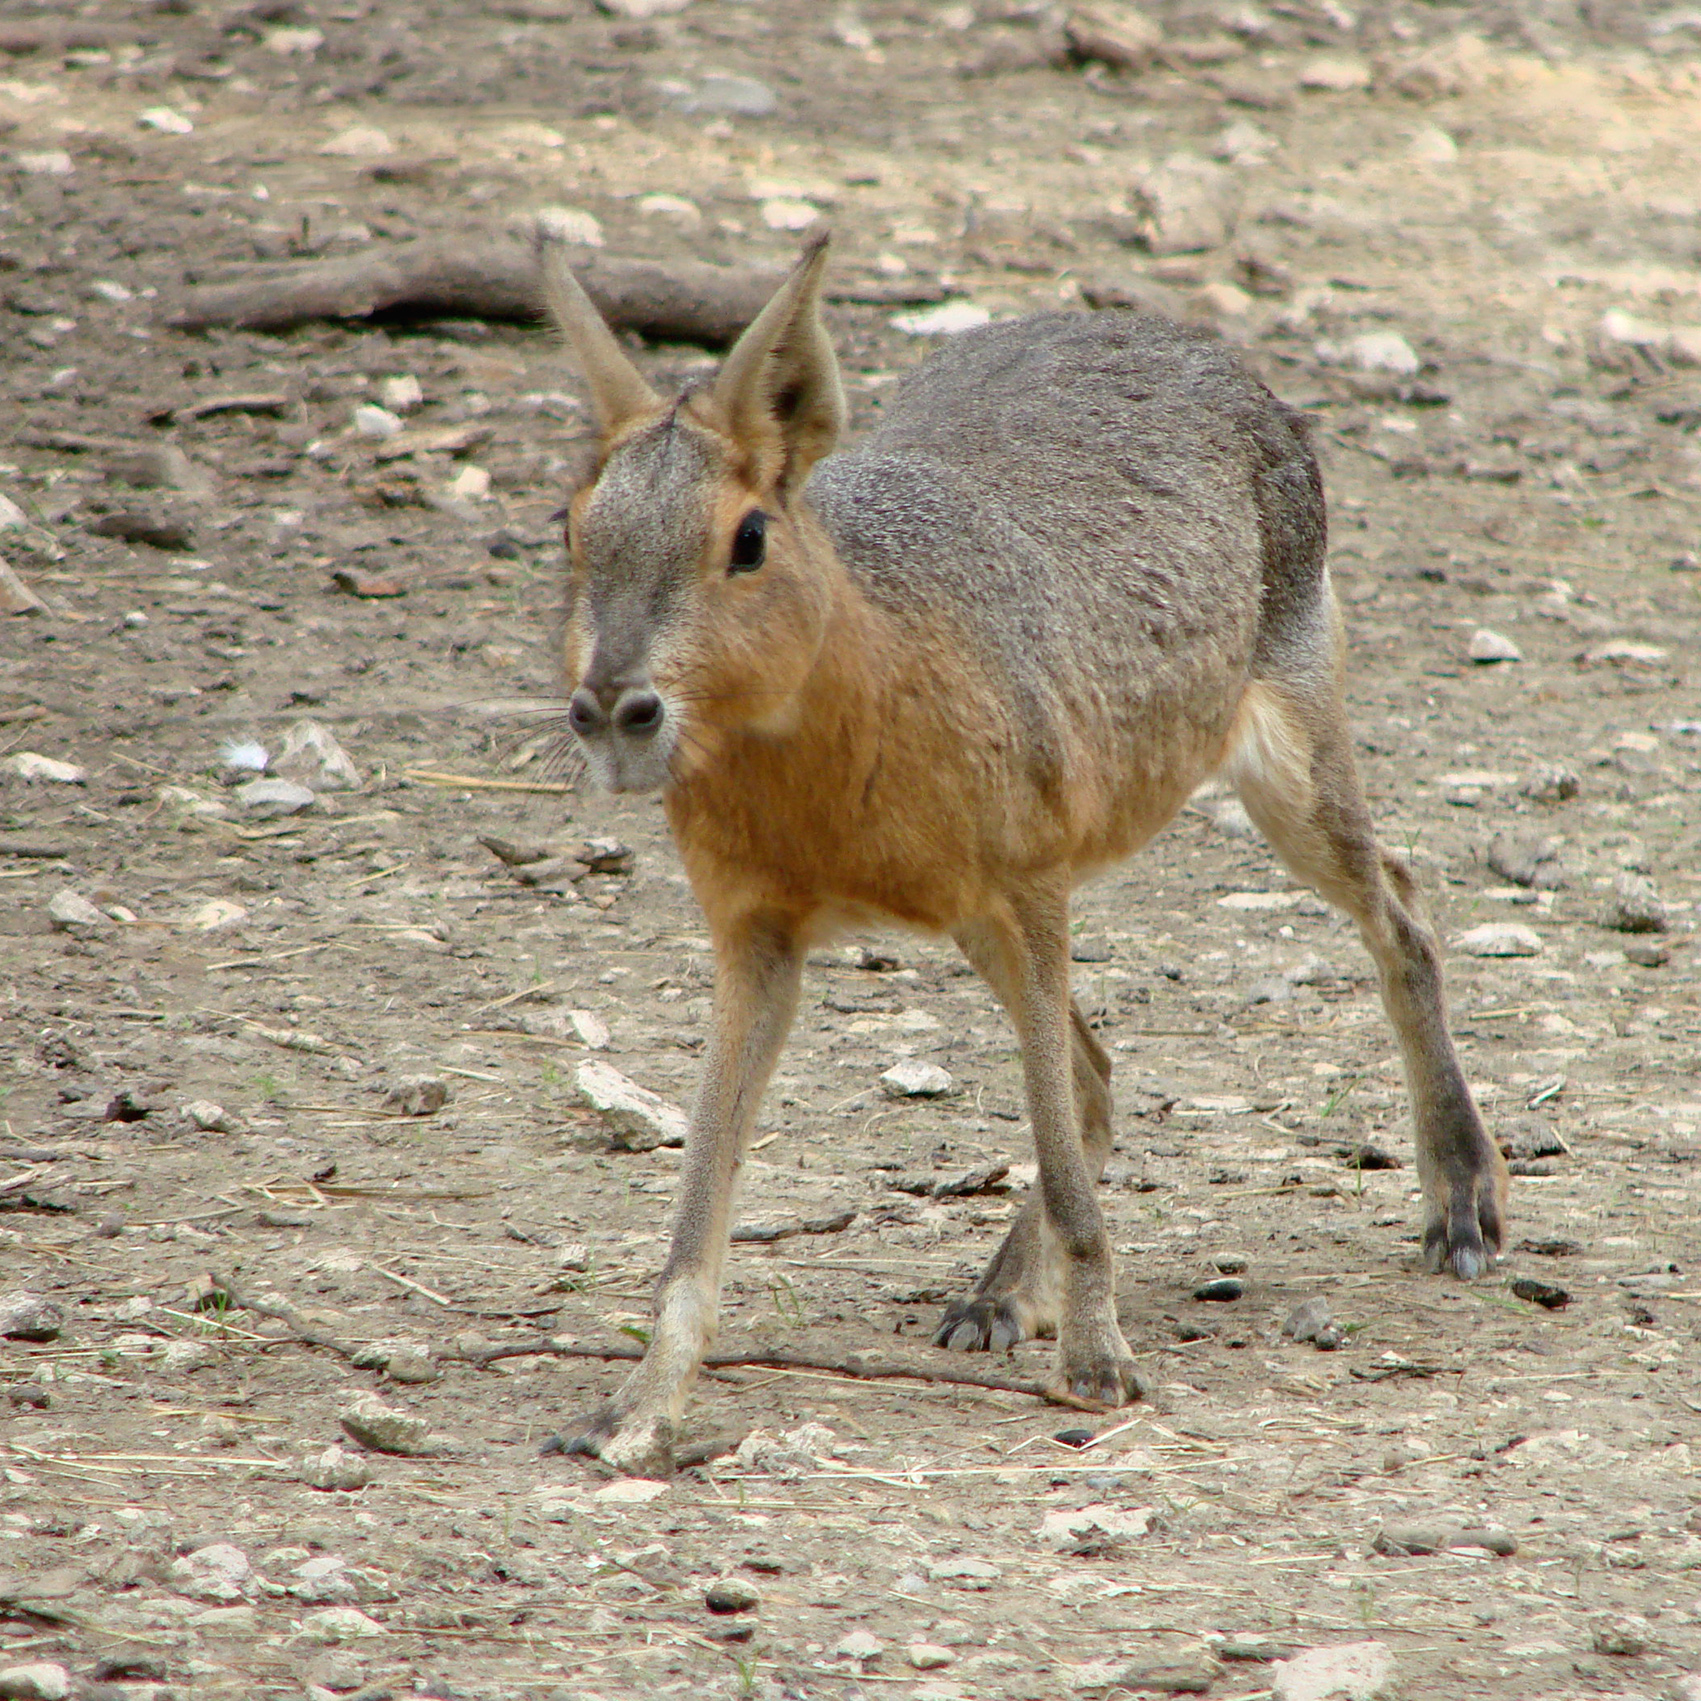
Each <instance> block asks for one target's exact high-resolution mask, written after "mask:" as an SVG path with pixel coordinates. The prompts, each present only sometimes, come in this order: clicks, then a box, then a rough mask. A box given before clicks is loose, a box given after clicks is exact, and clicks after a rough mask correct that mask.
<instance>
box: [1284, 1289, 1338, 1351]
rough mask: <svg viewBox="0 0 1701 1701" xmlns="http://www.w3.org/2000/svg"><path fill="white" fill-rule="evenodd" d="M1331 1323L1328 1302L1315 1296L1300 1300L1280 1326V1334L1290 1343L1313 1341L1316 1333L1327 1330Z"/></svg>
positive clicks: (1319, 1296)
mask: <svg viewBox="0 0 1701 1701" xmlns="http://www.w3.org/2000/svg"><path fill="white" fill-rule="evenodd" d="M1332 1322H1333V1318H1332V1317H1331V1316H1330V1314H1329V1302H1328V1300H1326V1299H1324V1298H1323V1297H1322V1296H1321V1295H1317V1296H1315V1297H1313V1298H1311V1299H1307V1300H1302V1301H1301V1302H1300V1303H1299V1304H1298V1305H1296V1306H1295V1307H1294V1308H1293V1310H1292V1311H1290V1312H1289V1313H1288V1315H1287V1318H1286V1320H1285V1321H1284V1322H1283V1324H1282V1333H1283V1334H1284V1335H1286V1336H1287V1337H1288V1339H1289V1340H1292V1341H1315V1340H1316V1339H1317V1336H1318V1332H1319V1331H1320V1330H1322V1329H1326V1328H1328V1327H1329V1325H1330V1323H1332Z"/></svg>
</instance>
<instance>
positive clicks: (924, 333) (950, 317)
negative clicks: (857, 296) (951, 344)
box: [892, 301, 992, 337]
mask: <svg viewBox="0 0 1701 1701" xmlns="http://www.w3.org/2000/svg"><path fill="white" fill-rule="evenodd" d="M991 323H992V315H991V313H989V312H988V311H987V310H986V308H984V307H977V306H975V304H974V303H973V302H972V301H945V302H941V303H940V305H939V306H937V307H919V308H917V309H916V311H915V312H913V313H894V314H893V315H892V329H893V330H895V331H902V332H904V333H905V335H907V336H911V337H954V336H957V335H958V334H959V333H961V332H963V331H973V330H975V329H977V328H978V327H979V326H981V325H989V324H991Z"/></svg>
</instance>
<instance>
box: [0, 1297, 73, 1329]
mask: <svg viewBox="0 0 1701 1701" xmlns="http://www.w3.org/2000/svg"><path fill="white" fill-rule="evenodd" d="M64 1327H65V1308H64V1307H63V1306H61V1305H59V1304H57V1303H56V1302H55V1301H53V1300H51V1299H49V1298H48V1297H47V1296H46V1295H45V1294H39V1293H32V1292H30V1290H29V1289H28V1288H18V1289H16V1290H15V1291H13V1292H12V1293H9V1294H3V1295H0V1336H3V1337H4V1338H5V1339H6V1340H8V1341H56V1340H58V1338H59V1332H60V1330H62V1329H63V1328H64Z"/></svg>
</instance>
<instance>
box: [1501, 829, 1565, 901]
mask: <svg viewBox="0 0 1701 1701" xmlns="http://www.w3.org/2000/svg"><path fill="white" fill-rule="evenodd" d="M1488 866H1489V867H1490V868H1492V869H1493V870H1494V872H1495V873H1496V874H1498V875H1499V876H1500V877H1501V879H1503V880H1506V881H1509V882H1510V883H1511V884H1512V885H1514V886H1530V887H1534V888H1535V889H1536V890H1538V891H1543V892H1557V891H1559V890H1560V889H1561V888H1562V887H1563V886H1564V885H1565V870H1564V869H1563V868H1562V867H1561V866H1560V862H1559V845H1558V843H1557V841H1555V840H1553V839H1549V838H1544V837H1542V836H1540V835H1530V836H1521V837H1516V838H1515V837H1513V836H1512V835H1511V834H1510V833H1496V834H1495V836H1494V837H1493V838H1492V839H1491V840H1490V841H1489V846H1488Z"/></svg>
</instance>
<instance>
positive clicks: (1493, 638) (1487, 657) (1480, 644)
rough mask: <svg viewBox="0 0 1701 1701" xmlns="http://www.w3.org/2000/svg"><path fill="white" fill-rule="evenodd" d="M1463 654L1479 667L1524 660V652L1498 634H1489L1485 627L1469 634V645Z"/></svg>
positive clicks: (1508, 639) (1480, 627)
mask: <svg viewBox="0 0 1701 1701" xmlns="http://www.w3.org/2000/svg"><path fill="white" fill-rule="evenodd" d="M1465 653H1466V654H1467V655H1468V656H1469V657H1470V658H1471V660H1472V661H1474V662H1476V663H1478V664H1479V665H1480V666H1488V665H1490V664H1491V663H1494V662H1521V661H1522V660H1523V659H1524V652H1523V651H1522V650H1520V649H1519V648H1518V646H1517V645H1516V644H1514V643H1513V642H1512V640H1511V639H1510V638H1508V637H1506V636H1505V635H1504V634H1502V633H1499V632H1491V631H1490V630H1489V629H1488V627H1486V626H1479V627H1478V628H1477V629H1476V631H1474V632H1473V633H1472V634H1471V641H1470V645H1469V647H1468V648H1467V650H1466V652H1465Z"/></svg>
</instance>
